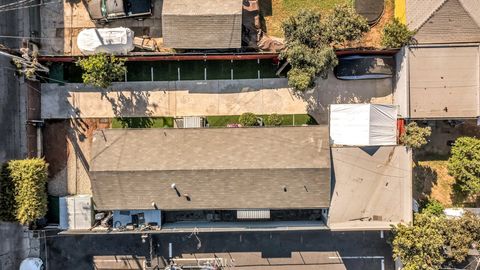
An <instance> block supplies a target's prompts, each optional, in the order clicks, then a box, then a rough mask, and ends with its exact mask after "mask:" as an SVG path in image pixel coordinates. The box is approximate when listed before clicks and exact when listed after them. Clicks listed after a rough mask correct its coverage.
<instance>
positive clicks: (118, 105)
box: [102, 90, 153, 128]
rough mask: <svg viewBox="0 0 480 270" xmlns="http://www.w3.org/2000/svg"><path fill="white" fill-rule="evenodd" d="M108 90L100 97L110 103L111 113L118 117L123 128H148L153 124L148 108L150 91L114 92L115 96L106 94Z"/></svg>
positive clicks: (150, 111)
mask: <svg viewBox="0 0 480 270" xmlns="http://www.w3.org/2000/svg"><path fill="white" fill-rule="evenodd" d="M108 94H109V93H108V92H102V98H105V99H106V100H107V101H108V102H110V104H111V105H112V110H113V113H114V114H115V117H117V118H118V120H119V121H120V123H121V125H122V127H124V128H150V127H152V126H153V120H152V119H151V118H150V116H151V115H152V114H153V112H152V110H150V109H149V108H148V106H149V105H150V104H149V98H150V93H149V92H146V91H133V90H130V91H129V92H127V94H125V92H120V91H119V92H116V96H115V97H112V96H109V95H108Z"/></svg>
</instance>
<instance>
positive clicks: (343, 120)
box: [330, 104, 398, 146]
mask: <svg viewBox="0 0 480 270" xmlns="http://www.w3.org/2000/svg"><path fill="white" fill-rule="evenodd" d="M397 111H398V108H397V106H395V105H380V104H332V105H330V143H331V144H332V145H350V146H381V145H396V144H397V113H398V112H397Z"/></svg>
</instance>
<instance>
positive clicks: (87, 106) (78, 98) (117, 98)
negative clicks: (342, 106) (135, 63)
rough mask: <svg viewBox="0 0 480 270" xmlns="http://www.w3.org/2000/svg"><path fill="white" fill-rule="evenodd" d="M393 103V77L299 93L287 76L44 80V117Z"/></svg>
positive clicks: (325, 83) (322, 83)
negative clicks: (98, 84)
mask: <svg viewBox="0 0 480 270" xmlns="http://www.w3.org/2000/svg"><path fill="white" fill-rule="evenodd" d="M335 103H383V104H391V103H392V84H391V80H385V79H382V80H359V81H340V80H337V79H336V78H335V77H334V76H333V74H331V75H330V76H329V79H327V80H319V81H318V83H317V87H316V88H315V89H313V90H310V91H308V92H305V93H296V92H294V91H293V90H292V89H291V88H289V87H288V84H287V80H286V79H280V78H279V79H251V80H208V81H169V82H167V81H165V82H124V83H123V82H122V83H114V84H113V85H112V86H111V87H110V88H109V89H107V90H104V89H98V88H92V87H90V86H87V85H84V84H65V85H59V84H42V118H44V119H66V118H112V117H118V116H123V117H142V116H150V117H155V116H205V115H239V114H242V113H244V112H253V113H256V114H271V113H278V114H303V113H309V114H311V115H313V116H314V117H317V116H319V117H320V118H322V115H323V117H324V116H326V115H327V109H328V105H329V104H335Z"/></svg>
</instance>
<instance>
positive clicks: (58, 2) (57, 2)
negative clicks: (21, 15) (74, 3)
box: [0, 1, 62, 13]
mask: <svg viewBox="0 0 480 270" xmlns="http://www.w3.org/2000/svg"><path fill="white" fill-rule="evenodd" d="M60 3H62V1H52V2H47V3H41V4H35V5H28V6H21V7H14V8H7V9H2V10H0V13H1V12H6V11H13V10H19V9H24V8H31V7H39V6H45V5H48V4H60Z"/></svg>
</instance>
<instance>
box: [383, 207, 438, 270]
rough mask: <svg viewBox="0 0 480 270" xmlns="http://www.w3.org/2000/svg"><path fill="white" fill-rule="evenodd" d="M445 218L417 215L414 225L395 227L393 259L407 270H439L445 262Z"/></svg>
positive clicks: (393, 230)
mask: <svg viewBox="0 0 480 270" xmlns="http://www.w3.org/2000/svg"><path fill="white" fill-rule="evenodd" d="M442 220H443V218H441V217H437V216H432V215H422V214H416V215H415V218H414V224H413V225H410V226H408V225H403V224H399V225H397V226H395V227H393V229H392V232H393V237H394V238H393V241H392V246H393V257H394V258H395V259H400V261H401V262H402V264H403V267H404V268H403V269H405V270H437V269H439V268H440V267H441V265H442V263H443V262H444V261H445V258H444V255H443V251H442V250H443V246H444V238H443V235H442V231H443V230H442V226H443V224H444V223H443V222H441V221H442Z"/></svg>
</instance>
